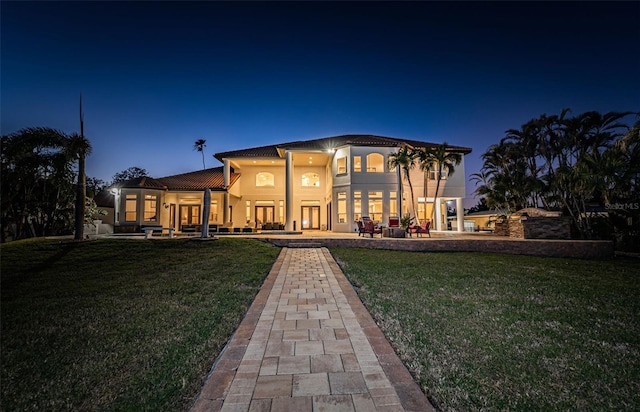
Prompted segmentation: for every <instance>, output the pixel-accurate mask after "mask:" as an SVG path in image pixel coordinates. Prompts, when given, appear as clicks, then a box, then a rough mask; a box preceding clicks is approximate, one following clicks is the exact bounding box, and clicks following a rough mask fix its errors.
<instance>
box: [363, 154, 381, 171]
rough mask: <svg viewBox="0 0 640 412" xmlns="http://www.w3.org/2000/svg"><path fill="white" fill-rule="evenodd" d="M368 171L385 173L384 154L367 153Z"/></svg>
mask: <svg viewBox="0 0 640 412" xmlns="http://www.w3.org/2000/svg"><path fill="white" fill-rule="evenodd" d="M367 172H370V173H384V156H383V155H381V154H380V153H371V154H369V155H367Z"/></svg>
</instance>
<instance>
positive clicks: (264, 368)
mask: <svg viewBox="0 0 640 412" xmlns="http://www.w3.org/2000/svg"><path fill="white" fill-rule="evenodd" d="M405 410H411V411H421V412H422V411H429V410H432V407H431V405H430V404H429V402H428V400H427V399H426V397H425V396H424V394H423V393H422V392H421V391H420V389H419V388H418V386H417V385H416V384H415V383H414V382H413V380H412V379H411V376H410V375H409V373H408V372H407V370H406V369H405V368H404V366H403V365H402V364H401V363H400V361H399V359H398V358H397V356H396V355H395V353H394V352H393V350H392V348H391V346H390V345H389V343H388V342H387V341H386V339H385V338H384V336H383V335H382V333H381V332H380V330H379V328H378V327H377V325H376V324H375V323H374V322H373V320H372V319H371V316H370V315H369V313H368V312H367V311H366V309H365V308H364V306H363V305H362V303H361V301H360V300H359V298H358V296H357V295H356V293H355V292H354V291H353V289H352V288H351V285H350V284H349V283H348V281H347V280H346V278H345V277H344V274H343V273H342V271H341V270H340V268H339V267H338V265H337V264H336V262H335V261H334V260H333V258H332V257H331V255H330V254H329V252H328V250H327V249H325V248H293V249H292V248H284V249H283V250H282V252H281V254H280V256H279V258H278V260H277V261H276V263H275V265H274V266H273V269H272V271H271V273H270V275H269V277H268V278H267V280H266V282H265V285H264V286H263V288H262V289H261V291H260V293H259V294H258V296H257V297H256V300H255V301H254V303H253V305H252V306H251V309H250V310H249V312H248V314H247V316H246V317H245V319H244V320H243V322H242V324H241V325H240V327H239V329H238V331H237V332H236V334H235V335H234V337H233V338H232V340H231V341H230V343H229V345H228V346H227V348H226V350H225V351H224V352H223V353H222V355H221V356H220V357H219V359H218V360H217V361H216V364H215V365H214V368H213V370H212V373H211V374H210V376H209V378H208V380H207V382H206V384H205V386H204V387H203V390H202V392H201V394H200V396H199V398H198V400H197V401H196V404H195V405H194V407H193V408H192V411H193V412H196V411H197V412H199V411H250V412H253V411H256V412H258V411H274V412H275V411H296V412H305V411H308V412H312V411H405Z"/></svg>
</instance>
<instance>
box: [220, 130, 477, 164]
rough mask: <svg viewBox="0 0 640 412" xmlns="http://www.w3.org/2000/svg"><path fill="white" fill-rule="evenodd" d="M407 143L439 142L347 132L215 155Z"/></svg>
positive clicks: (276, 153)
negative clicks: (345, 133) (339, 134)
mask: <svg viewBox="0 0 640 412" xmlns="http://www.w3.org/2000/svg"><path fill="white" fill-rule="evenodd" d="M405 144H408V145H409V146H413V147H436V146H438V144H439V143H431V142H424V141H420V140H410V139H397V138H394V137H385V136H375V135H369V134H347V135H341V136H333V137H324V138H321V139H313V140H304V141H296V142H289V143H282V144H277V145H272V146H261V147H255V148H249V149H242V150H235V151H229V152H222V153H216V154H215V155H214V157H215V158H216V159H218V160H219V161H223V159H224V158H234V157H276V158H282V157H284V150H286V149H290V150H296V149H297V150H326V149H332V148H336V147H340V146H345V145H350V146H382V147H400V146H403V145H405ZM449 149H450V150H451V151H455V152H461V153H464V154H467V153H471V149H470V148H468V147H462V146H453V145H449Z"/></svg>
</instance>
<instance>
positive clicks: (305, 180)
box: [302, 173, 320, 187]
mask: <svg viewBox="0 0 640 412" xmlns="http://www.w3.org/2000/svg"><path fill="white" fill-rule="evenodd" d="M302 186H303V187H320V175H319V174H317V173H305V174H303V175H302Z"/></svg>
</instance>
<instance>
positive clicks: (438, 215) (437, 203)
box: [433, 197, 442, 231]
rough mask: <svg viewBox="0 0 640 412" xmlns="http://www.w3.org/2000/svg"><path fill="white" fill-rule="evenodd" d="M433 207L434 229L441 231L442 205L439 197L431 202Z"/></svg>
mask: <svg viewBox="0 0 640 412" xmlns="http://www.w3.org/2000/svg"><path fill="white" fill-rule="evenodd" d="M433 207H435V208H436V230H437V231H441V230H442V207H441V202H440V198H439V197H438V198H436V199H435V201H434V203H433Z"/></svg>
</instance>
